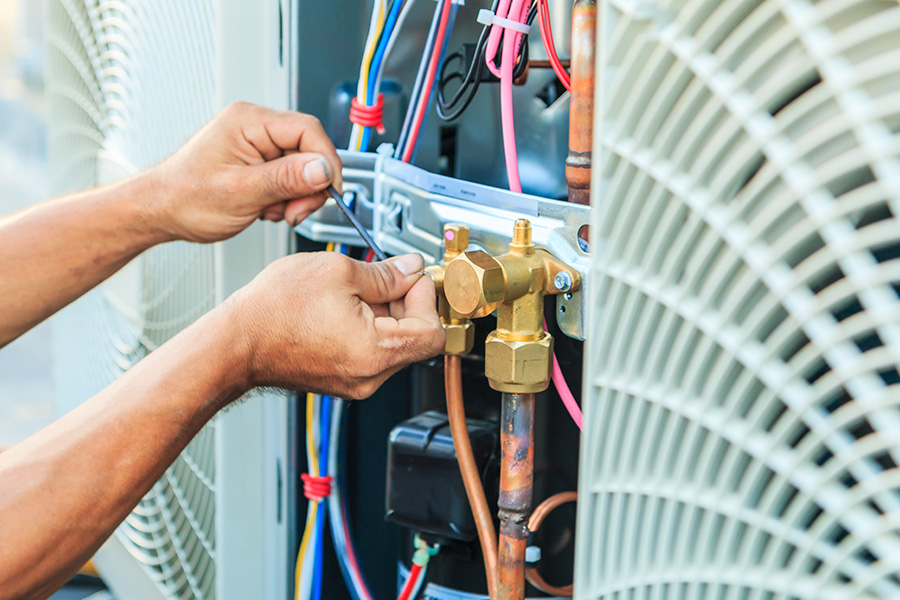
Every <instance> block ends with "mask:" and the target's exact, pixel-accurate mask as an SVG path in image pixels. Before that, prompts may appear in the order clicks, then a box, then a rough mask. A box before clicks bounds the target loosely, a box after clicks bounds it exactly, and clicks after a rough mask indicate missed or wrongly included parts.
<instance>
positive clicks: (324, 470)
mask: <svg viewBox="0 0 900 600" xmlns="http://www.w3.org/2000/svg"><path fill="white" fill-rule="evenodd" d="M331 404H332V401H331V397H330V396H323V397H322V400H321V403H320V406H321V415H320V419H321V422H320V425H319V427H320V429H319V435H320V440H319V444H320V445H319V457H318V458H319V473H320V476H321V477H327V476H328V437H329V434H330V430H331ZM329 496H330V494H329ZM320 502H321V501H320ZM327 514H328V507H327V505H325V504H322V505H321V506H320V507H319V509H318V513H317V514H316V539H317V540H318V542H319V543H317V544H316V546H315V562H314V571H313V591H312V600H321V598H322V561H323V560H324V546H325V544H323V543H321V541H322V539H323V534H324V529H325V519H326V518H327Z"/></svg>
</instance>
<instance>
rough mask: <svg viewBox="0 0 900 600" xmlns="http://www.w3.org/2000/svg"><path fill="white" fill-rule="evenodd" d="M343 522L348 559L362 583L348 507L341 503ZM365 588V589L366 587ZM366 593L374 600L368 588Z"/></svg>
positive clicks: (369, 599) (368, 599) (370, 599)
mask: <svg viewBox="0 0 900 600" xmlns="http://www.w3.org/2000/svg"><path fill="white" fill-rule="evenodd" d="M341 521H342V522H343V527H344V539H346V540H347V558H348V559H349V560H350V568H351V569H353V571H354V572H355V573H356V574H357V575H358V577H359V579H360V581H362V580H363V574H362V570H361V569H360V568H359V563H358V562H357V561H356V553H355V552H354V551H353V545H352V544H350V523H349V520H348V519H347V507H346V505H345V504H344V503H343V502H342V503H341ZM363 587H364V588H365V586H363ZM365 591H366V598H367V600H372V597H371V596H370V595H368V591H369V590H368V588H365Z"/></svg>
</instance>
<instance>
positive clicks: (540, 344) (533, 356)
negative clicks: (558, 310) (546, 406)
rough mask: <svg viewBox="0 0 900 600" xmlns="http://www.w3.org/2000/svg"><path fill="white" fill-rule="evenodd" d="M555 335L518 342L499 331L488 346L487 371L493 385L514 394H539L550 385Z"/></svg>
mask: <svg viewBox="0 0 900 600" xmlns="http://www.w3.org/2000/svg"><path fill="white" fill-rule="evenodd" d="M552 356H553V336H551V335H550V334H549V333H547V332H544V334H543V335H542V336H541V337H540V338H539V339H537V340H530V341H525V342H516V341H511V340H506V339H503V338H501V337H500V336H499V335H498V334H497V332H496V331H494V332H492V333H491V334H490V335H488V338H487V341H486V342H485V346H484V374H485V376H486V377H487V378H488V381H489V382H490V384H491V387H492V388H493V389H495V390H497V391H499V392H506V393H510V394H535V393H537V392H543V391H544V390H546V389H547V386H549V385H550V367H551V360H552Z"/></svg>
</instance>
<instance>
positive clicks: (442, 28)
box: [402, 0, 453, 163]
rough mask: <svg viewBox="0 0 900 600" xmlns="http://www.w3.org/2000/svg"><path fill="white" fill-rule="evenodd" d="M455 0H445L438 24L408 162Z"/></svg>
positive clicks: (405, 155) (406, 155) (405, 156)
mask: <svg viewBox="0 0 900 600" xmlns="http://www.w3.org/2000/svg"><path fill="white" fill-rule="evenodd" d="M452 2H453V0H445V2H444V9H443V10H442V11H441V22H440V25H438V32H437V37H436V38H435V41H434V50H433V51H432V53H431V62H430V63H429V64H428V71H427V72H426V75H425V81H426V85H427V86H428V87H427V88H425V89H424V90H423V91H422V100H421V102H420V103H419V107H418V108H417V109H416V120H415V122H414V125H413V128H412V130H411V132H410V135H409V140H408V141H407V142H406V150H404V152H403V157H402V160H403V162H406V163H408V162H409V161H410V160H412V154H413V150H414V149H415V147H416V140H418V139H419V130H420V129H422V122H423V121H424V120H425V113H426V112H427V111H426V108H427V107H428V102H429V101H430V100H431V88H432V87H434V76H435V73H436V72H437V68H438V63H439V62H440V61H441V51H442V50H443V49H444V35H446V33H447V21H448V20H449V18H450V5H451V4H452Z"/></svg>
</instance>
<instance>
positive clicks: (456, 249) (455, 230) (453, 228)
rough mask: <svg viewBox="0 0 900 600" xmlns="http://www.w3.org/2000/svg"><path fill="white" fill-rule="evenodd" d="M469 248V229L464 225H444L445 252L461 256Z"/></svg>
mask: <svg viewBox="0 0 900 600" xmlns="http://www.w3.org/2000/svg"><path fill="white" fill-rule="evenodd" d="M468 247H469V228H468V227H466V226H465V225H463V224H462V223H447V224H446V225H444V250H446V251H447V252H449V253H451V254H460V253H462V252H465V251H466V248H468Z"/></svg>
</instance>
